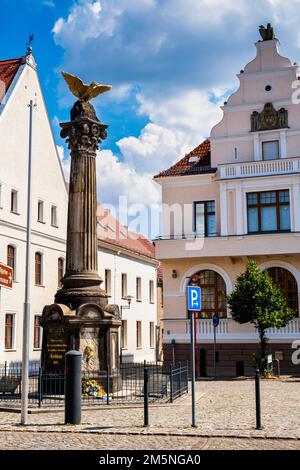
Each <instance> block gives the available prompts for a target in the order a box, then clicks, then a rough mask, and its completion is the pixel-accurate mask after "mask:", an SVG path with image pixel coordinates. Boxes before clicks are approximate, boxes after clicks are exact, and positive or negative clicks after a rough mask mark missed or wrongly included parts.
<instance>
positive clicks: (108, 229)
mask: <svg viewBox="0 0 300 470" xmlns="http://www.w3.org/2000/svg"><path fill="white" fill-rule="evenodd" d="M30 100H32V101H33V103H34V104H35V105H36V106H35V107H34V110H33V133H32V142H33V146H32V156H33V160H32V162H33V178H32V184H33V195H32V253H31V325H30V345H29V352H30V361H31V362H38V361H39V360H40V353H41V340H42V334H41V328H40V327H39V323H38V317H39V316H40V315H41V313H42V310H43V307H44V306H45V305H47V304H49V303H51V301H52V300H53V299H54V295H55V293H56V291H57V289H58V287H59V286H60V282H61V278H62V276H63V274H64V265H65V250H66V230H67V224H66V221H67V209H68V189H67V187H66V183H65V180H64V175H63V172H62V168H61V165H60V160H59V157H58V154H57V149H56V145H55V141H54V138H53V135H52V130H51V125H50V122H49V118H48V115H47V109H46V106H45V102H44V98H43V94H42V90H41V87H40V83H39V79H38V74H37V67H36V64H35V61H34V58H33V56H32V55H31V54H28V55H26V56H24V57H21V58H18V59H11V60H4V61H0V103H1V104H0V140H1V145H0V164H1V171H0V262H1V263H4V264H9V265H10V266H12V267H13V268H14V282H13V288H12V289H11V290H9V289H5V288H1V292H0V294H1V295H0V366H2V365H3V364H4V363H5V362H7V363H12V362H17V363H19V362H20V360H21V357H22V334H23V304H24V296H25V254H26V224H27V219H26V217H27V175H28V147H29V107H28V105H29V103H30ZM99 208H100V206H99ZM98 239H99V241H98V256H99V263H98V265H99V274H100V276H101V277H102V279H103V284H102V287H103V288H105V289H107V291H108V295H109V296H110V297H111V298H112V300H113V303H116V304H118V305H119V306H122V307H123V308H122V309H121V310H122V319H123V329H122V330H120V335H122V344H123V347H122V350H121V353H122V356H123V359H124V361H125V360H127V361H128V360H130V361H131V360H133V361H142V360H144V359H146V360H148V361H154V360H156V358H157V357H158V350H157V347H158V346H157V344H158V340H157V338H158V339H159V332H158V330H157V290H156V282H157V276H156V271H157V266H158V262H157V261H156V260H155V258H154V247H153V244H152V243H151V242H150V241H149V240H147V239H145V238H144V237H142V236H140V235H137V234H131V233H129V232H128V230H127V229H126V228H125V227H122V226H121V225H120V224H119V223H118V221H117V220H116V219H114V218H113V217H112V216H111V215H108V214H107V212H106V213H105V214H103V211H102V212H101V211H100V212H99V217H98ZM125 274H126V277H127V278H126V282H127V287H126V289H127V292H126V295H125V290H124V289H125V287H124V289H123V292H122V275H125ZM123 279H125V277H124V276H123ZM137 279H138V280H137ZM124 282H125V281H124ZM123 284H124V283H123ZM128 295H131V296H132V299H131V304H130V309H128V308H127V307H128V301H127V296H128ZM124 307H125V308H124Z"/></svg>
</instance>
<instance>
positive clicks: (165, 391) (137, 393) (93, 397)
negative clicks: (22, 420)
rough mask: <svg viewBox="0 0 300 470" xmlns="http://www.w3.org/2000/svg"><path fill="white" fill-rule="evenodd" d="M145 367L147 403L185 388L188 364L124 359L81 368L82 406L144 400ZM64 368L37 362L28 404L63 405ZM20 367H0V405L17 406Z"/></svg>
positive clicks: (169, 397)
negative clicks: (94, 368)
mask: <svg viewBox="0 0 300 470" xmlns="http://www.w3.org/2000/svg"><path fill="white" fill-rule="evenodd" d="M145 368H147V370H148V400H149V402H150V403H153V402H156V401H159V402H173V401H174V400H175V399H176V398H178V397H179V396H181V395H183V394H184V393H187V391H188V364H187V363H180V364H176V365H174V366H169V365H164V364H162V363H152V362H151V363H149V362H148V363H146V362H144V363H123V364H121V365H120V368H119V369H117V370H109V368H107V369H106V370H105V371H89V370H83V371H82V406H94V405H100V404H103V405H113V404H130V403H137V404H138V403H140V404H142V403H143V401H144V371H145ZM64 382H65V376H64V372H63V371H62V372H49V371H47V372H45V371H42V369H41V368H40V367H39V365H38V364H35V365H33V364H32V365H31V367H30V372H29V394H28V400H29V406H30V407H32V408H34V407H45V408H52V407H63V406H64ZM21 392H22V369H21V367H20V366H19V365H18V366H14V365H12V364H10V365H6V366H5V367H1V368H0V407H1V406H2V407H3V406H5V407H6V406H11V407H17V408H18V407H19V406H20V400H21Z"/></svg>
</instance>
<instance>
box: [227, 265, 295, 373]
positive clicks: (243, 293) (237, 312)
mask: <svg viewBox="0 0 300 470" xmlns="http://www.w3.org/2000/svg"><path fill="white" fill-rule="evenodd" d="M228 305H229V307H230V309H231V313H232V318H233V319H234V320H235V321H236V322H238V323H240V324H243V323H251V324H253V325H254V326H255V328H256V329H257V331H258V334H259V337H260V342H261V353H260V360H258V359H257V363H258V364H259V369H260V370H261V371H264V370H265V369H266V364H267V361H266V356H267V352H266V345H267V341H268V339H267V337H266V330H267V329H268V328H282V327H284V326H285V325H286V324H287V323H288V322H289V321H290V320H291V319H292V318H294V316H295V312H294V311H293V310H290V309H289V308H287V306H286V300H285V296H284V293H283V291H282V289H280V288H279V287H277V286H275V285H274V284H273V282H272V279H271V278H270V276H269V274H268V272H267V271H263V272H262V271H261V270H260V269H259V267H258V265H257V263H256V262H255V261H254V260H250V261H248V264H247V269H246V271H245V272H244V273H243V274H241V275H240V276H239V277H238V278H237V282H236V285H235V289H234V291H233V292H232V294H231V295H230V296H229V297H228Z"/></svg>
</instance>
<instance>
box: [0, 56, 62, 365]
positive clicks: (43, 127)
mask: <svg viewBox="0 0 300 470" xmlns="http://www.w3.org/2000/svg"><path fill="white" fill-rule="evenodd" d="M29 61H30V62H31V64H32V65H30V64H24V65H22V66H21V67H20V68H19V71H18V73H17V75H16V77H15V79H14V81H13V83H12V85H11V87H10V89H9V92H8V94H7V99H6V100H5V101H4V103H3V104H2V105H1V106H0V137H1V149H0V164H1V172H0V185H1V202H0V261H1V262H2V263H4V264H6V262H7V245H13V246H15V248H16V273H15V276H16V281H15V282H14V283H13V289H11V290H9V289H5V288H1V300H0V364H3V362H4V361H8V362H11V361H18V360H20V358H21V355H22V324H23V302H24V295H25V253H26V217H27V174H28V173H27V167H28V146H29V108H28V104H29V102H30V100H33V101H34V103H35V104H36V107H35V108H34V111H33V140H32V155H33V179H32V253H31V328H30V335H31V336H30V359H31V360H34V361H35V360H39V357H40V351H39V350H34V349H33V322H34V315H40V314H41V313H42V309H43V307H44V305H45V304H46V303H49V300H50V299H53V295H54V293H55V291H56V289H57V286H58V269H57V264H58V258H59V257H63V258H64V257H65V254H64V251H65V237H66V209H67V197H68V196H67V190H66V186H65V182H64V177H63V173H62V170H61V166H60V161H59V157H58V155H57V150H56V145H55V142H54V139H53V136H52V131H51V126H50V123H49V119H48V115H47V110H46V107H45V103H44V99H43V94H42V90H41V87H40V84H39V80H38V76H37V72H36V70H35V67H34V62H33V60H32V59H31V58H29ZM12 190H16V191H17V192H18V194H17V202H18V204H17V211H16V212H17V213H12V212H11V203H10V199H11V191H12ZM38 200H41V201H43V202H44V211H43V212H44V221H43V223H41V222H38V220H37V219H38V217H37V210H38V209H37V208H38ZM52 205H54V206H56V207H57V226H56V227H54V226H52V225H51V206H52ZM36 251H38V252H40V253H41V254H42V256H43V270H42V285H41V286H35V285H34V257H35V252H36ZM7 313H13V314H14V315H15V328H14V337H15V341H14V345H13V349H12V350H10V351H5V349H4V346H5V344H4V335H5V315H6V314H7Z"/></svg>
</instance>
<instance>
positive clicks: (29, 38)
mask: <svg viewBox="0 0 300 470" xmlns="http://www.w3.org/2000/svg"><path fill="white" fill-rule="evenodd" d="M33 39H34V34H32V33H30V34H29V36H28V42H27V43H26V46H27V51H26V55H30V54H32V46H31V44H32V42H33Z"/></svg>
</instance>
